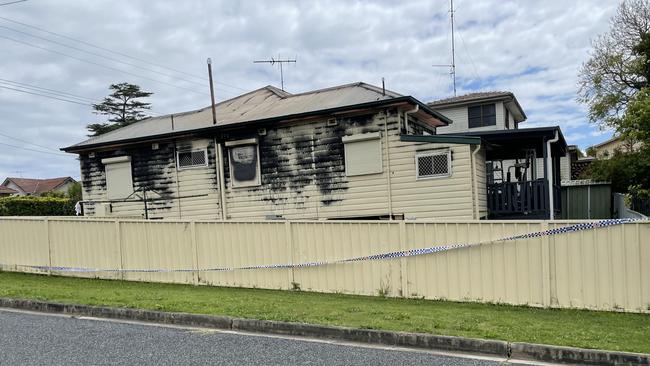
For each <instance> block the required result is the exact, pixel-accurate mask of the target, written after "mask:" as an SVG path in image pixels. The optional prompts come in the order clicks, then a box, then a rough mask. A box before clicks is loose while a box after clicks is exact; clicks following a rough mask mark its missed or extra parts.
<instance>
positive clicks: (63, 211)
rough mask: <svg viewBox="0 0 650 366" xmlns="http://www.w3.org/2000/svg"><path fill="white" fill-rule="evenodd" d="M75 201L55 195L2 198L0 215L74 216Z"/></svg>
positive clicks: (0, 200)
mask: <svg viewBox="0 0 650 366" xmlns="http://www.w3.org/2000/svg"><path fill="white" fill-rule="evenodd" d="M74 205H75V202H72V201H71V200H70V199H68V198H55V197H31V196H22V197H4V198H0V216H73V215H75V211H74Z"/></svg>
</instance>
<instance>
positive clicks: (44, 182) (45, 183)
mask: <svg viewBox="0 0 650 366" xmlns="http://www.w3.org/2000/svg"><path fill="white" fill-rule="evenodd" d="M69 180H72V181H73V182H74V179H72V178H70V177H60V178H51V179H31V178H7V179H5V184H6V183H7V182H9V181H11V182H12V183H14V184H15V185H17V186H18V187H20V189H22V190H23V191H24V192H25V193H27V194H40V193H45V192H50V191H52V190H54V189H56V188H57V187H59V186H60V185H62V184H64V183H66V182H67V181H69Z"/></svg>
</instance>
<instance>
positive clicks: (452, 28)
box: [433, 0, 456, 96]
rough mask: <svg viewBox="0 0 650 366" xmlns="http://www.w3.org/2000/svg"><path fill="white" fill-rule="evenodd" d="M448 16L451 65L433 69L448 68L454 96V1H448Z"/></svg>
mask: <svg viewBox="0 0 650 366" xmlns="http://www.w3.org/2000/svg"><path fill="white" fill-rule="evenodd" d="M449 14H450V18H451V64H442V65H433V67H448V68H449V73H450V74H451V79H452V83H453V85H454V96H456V41H455V37H454V0H449Z"/></svg>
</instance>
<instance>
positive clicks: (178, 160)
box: [176, 148, 208, 170]
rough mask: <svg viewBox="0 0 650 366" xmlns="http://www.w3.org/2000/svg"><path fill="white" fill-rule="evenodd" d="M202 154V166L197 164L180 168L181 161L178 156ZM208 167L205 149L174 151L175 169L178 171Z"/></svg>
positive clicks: (206, 150)
mask: <svg viewBox="0 0 650 366" xmlns="http://www.w3.org/2000/svg"><path fill="white" fill-rule="evenodd" d="M200 151H202V152H203V156H204V161H205V163H203V164H197V165H187V166H181V159H180V156H179V155H180V154H183V153H195V152H200ZM207 166H208V149H207V148H201V149H190V150H187V149H183V150H176V168H177V169H178V170H186V169H197V168H205V167H207Z"/></svg>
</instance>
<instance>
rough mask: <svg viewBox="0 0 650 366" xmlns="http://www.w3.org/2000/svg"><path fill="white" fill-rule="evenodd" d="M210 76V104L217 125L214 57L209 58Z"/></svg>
mask: <svg viewBox="0 0 650 366" xmlns="http://www.w3.org/2000/svg"><path fill="white" fill-rule="evenodd" d="M208 78H209V79H210V106H211V107H212V124H213V125H216V124H217V111H216V110H215V105H214V83H213V82H212V59H208ZM172 118H173V117H172Z"/></svg>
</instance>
